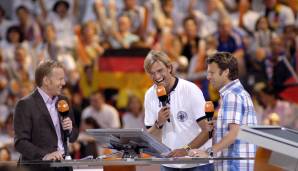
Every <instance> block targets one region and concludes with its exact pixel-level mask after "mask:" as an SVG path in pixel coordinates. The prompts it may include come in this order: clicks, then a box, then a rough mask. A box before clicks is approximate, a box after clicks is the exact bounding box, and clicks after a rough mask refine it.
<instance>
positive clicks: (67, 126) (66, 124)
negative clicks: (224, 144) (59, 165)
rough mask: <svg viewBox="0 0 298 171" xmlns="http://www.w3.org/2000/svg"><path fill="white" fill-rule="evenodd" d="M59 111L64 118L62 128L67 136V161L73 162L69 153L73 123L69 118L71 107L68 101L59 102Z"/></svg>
mask: <svg viewBox="0 0 298 171" xmlns="http://www.w3.org/2000/svg"><path fill="white" fill-rule="evenodd" d="M57 111H58V112H59V114H60V116H62V128H63V130H64V134H65V136H66V144H67V147H66V149H65V160H71V156H70V154H69V151H68V144H69V137H70V133H71V130H72V121H71V119H70V118H69V117H68V114H69V105H68V103H67V102H66V100H59V101H58V102H57Z"/></svg>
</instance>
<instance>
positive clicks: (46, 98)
mask: <svg viewBox="0 0 298 171" xmlns="http://www.w3.org/2000/svg"><path fill="white" fill-rule="evenodd" d="M37 90H38V92H39V94H40V95H41V97H42V99H43V101H44V102H45V103H46V104H50V105H51V104H53V103H54V104H55V103H56V101H57V100H58V96H54V97H53V98H50V96H49V95H47V93H46V92H44V91H43V90H42V89H41V88H39V87H37Z"/></svg>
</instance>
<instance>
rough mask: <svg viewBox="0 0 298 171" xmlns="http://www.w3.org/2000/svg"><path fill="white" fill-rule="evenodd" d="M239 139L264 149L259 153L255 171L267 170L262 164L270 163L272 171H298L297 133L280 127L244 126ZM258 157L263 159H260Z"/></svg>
mask: <svg viewBox="0 0 298 171" xmlns="http://www.w3.org/2000/svg"><path fill="white" fill-rule="evenodd" d="M238 138H239V139H242V140H245V141H247V142H249V143H252V144H256V145H257V146H259V147H262V148H263V149H259V150H258V151H257V156H256V161H255V163H256V164H255V170H265V169H266V168H265V167H266V166H265V164H260V163H262V162H268V165H269V166H268V167H271V169H276V170H279V169H278V168H281V169H285V170H295V171H298V132H297V131H295V130H291V129H287V128H283V127H279V126H252V127H248V126H242V127H241V129H240V132H239V134H238ZM258 152H259V153H258ZM258 156H262V157H261V158H259V159H258ZM265 157H268V160H267V159H266V158H265ZM260 160H263V161H262V162H260ZM270 164H271V165H274V166H277V167H278V168H276V167H272V166H270ZM260 167H262V168H260ZM271 169H268V170H271Z"/></svg>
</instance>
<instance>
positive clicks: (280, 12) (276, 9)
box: [263, 0, 295, 33]
mask: <svg viewBox="0 0 298 171" xmlns="http://www.w3.org/2000/svg"><path fill="white" fill-rule="evenodd" d="M263 2H264V5H265V9H264V10H263V15H264V16H266V17H267V18H268V20H269V24H270V27H272V28H273V29H274V30H275V31H277V32H278V33H282V29H283V28H284V27H285V26H286V25H291V24H294V22H295V17H294V13H293V11H292V10H291V8H289V7H288V6H286V5H283V4H281V3H280V2H278V1H277V0H264V1H263Z"/></svg>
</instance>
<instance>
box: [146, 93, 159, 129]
mask: <svg viewBox="0 0 298 171" xmlns="http://www.w3.org/2000/svg"><path fill="white" fill-rule="evenodd" d="M144 108H145V119H144V123H145V126H153V125H154V122H155V121H156V119H157V113H156V112H155V110H154V109H155V108H156V106H154V105H153V100H152V98H151V97H150V95H149V93H148V92H147V93H146V94H145V100H144Z"/></svg>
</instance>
